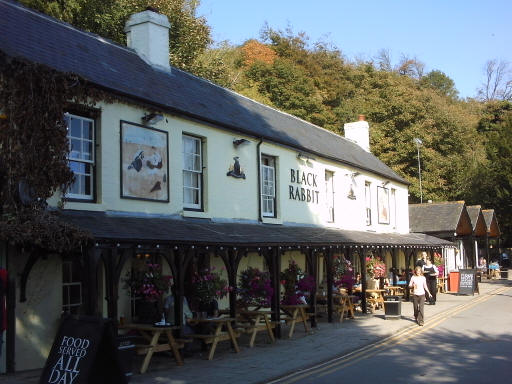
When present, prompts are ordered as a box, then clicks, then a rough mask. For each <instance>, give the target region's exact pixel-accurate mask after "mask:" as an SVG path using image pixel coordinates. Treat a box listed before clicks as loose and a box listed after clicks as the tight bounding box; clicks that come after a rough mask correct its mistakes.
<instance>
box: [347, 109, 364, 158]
mask: <svg viewBox="0 0 512 384" xmlns="http://www.w3.org/2000/svg"><path fill="white" fill-rule="evenodd" d="M343 128H344V129H345V138H347V139H349V140H352V141H354V142H355V143H356V144H358V145H359V146H360V147H361V148H363V149H364V150H365V151H366V152H370V126H369V125H368V122H367V121H365V116H364V115H359V121H356V122H353V123H346V124H345V125H343Z"/></svg>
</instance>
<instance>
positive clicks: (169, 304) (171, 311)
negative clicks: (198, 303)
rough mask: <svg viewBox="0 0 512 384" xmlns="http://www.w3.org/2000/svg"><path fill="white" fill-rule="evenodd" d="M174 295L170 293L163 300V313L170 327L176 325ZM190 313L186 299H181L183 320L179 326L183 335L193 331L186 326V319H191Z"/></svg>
mask: <svg viewBox="0 0 512 384" xmlns="http://www.w3.org/2000/svg"><path fill="white" fill-rule="evenodd" d="M174 300H175V299H174V295H173V294H172V293H171V294H170V295H169V296H167V297H166V298H165V300H164V313H165V319H166V321H167V322H168V323H169V324H171V325H176V311H175V301H174ZM192 317H193V316H192V311H191V310H190V307H189V305H188V300H187V298H186V297H183V319H182V323H181V324H179V325H180V326H182V327H183V333H184V334H187V333H194V332H193V329H192V328H191V327H190V325H188V324H187V319H191V318H192Z"/></svg>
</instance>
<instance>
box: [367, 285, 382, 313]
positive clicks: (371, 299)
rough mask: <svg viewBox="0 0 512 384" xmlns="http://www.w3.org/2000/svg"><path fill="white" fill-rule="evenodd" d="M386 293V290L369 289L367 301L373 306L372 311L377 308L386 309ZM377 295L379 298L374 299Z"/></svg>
mask: <svg viewBox="0 0 512 384" xmlns="http://www.w3.org/2000/svg"><path fill="white" fill-rule="evenodd" d="M384 292H386V290H385V289H367V290H366V299H367V300H366V301H367V302H368V303H369V304H370V305H371V307H372V311H375V309H376V308H384ZM373 294H375V295H376V296H377V297H374V296H373Z"/></svg>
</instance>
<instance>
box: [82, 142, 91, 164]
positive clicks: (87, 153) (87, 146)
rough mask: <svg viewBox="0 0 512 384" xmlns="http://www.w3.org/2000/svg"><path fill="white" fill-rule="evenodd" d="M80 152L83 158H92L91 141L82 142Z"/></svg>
mask: <svg viewBox="0 0 512 384" xmlns="http://www.w3.org/2000/svg"><path fill="white" fill-rule="evenodd" d="M82 152H83V153H82V159H83V160H92V141H84V142H83V148H82Z"/></svg>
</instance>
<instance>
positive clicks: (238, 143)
mask: <svg viewBox="0 0 512 384" xmlns="http://www.w3.org/2000/svg"><path fill="white" fill-rule="evenodd" d="M245 143H250V141H249V140H247V139H233V145H234V146H235V147H238V146H239V145H241V144H245Z"/></svg>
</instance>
